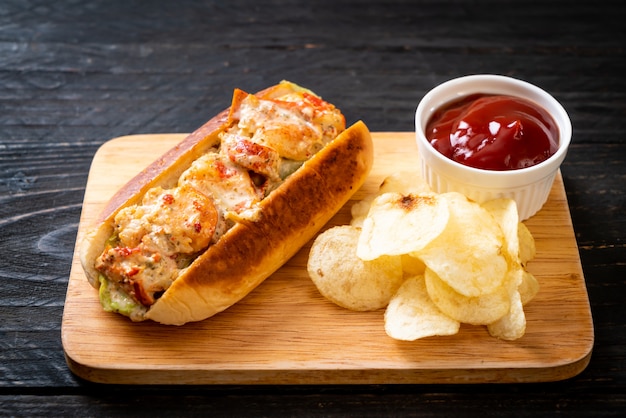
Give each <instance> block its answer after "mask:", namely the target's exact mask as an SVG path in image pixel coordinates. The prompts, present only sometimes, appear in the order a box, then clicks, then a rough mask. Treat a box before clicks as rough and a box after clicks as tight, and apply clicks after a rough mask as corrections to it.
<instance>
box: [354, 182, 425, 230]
mask: <svg viewBox="0 0 626 418" xmlns="http://www.w3.org/2000/svg"><path fill="white" fill-rule="evenodd" d="M391 192H393V193H402V194H425V193H431V194H432V189H431V188H430V186H429V185H428V183H426V181H425V180H424V179H422V177H421V176H420V175H419V174H418V173H413V172H410V171H402V172H398V173H394V174H392V175H390V176H389V177H386V178H385V179H384V180H383V182H382V183H381V184H380V186H379V188H378V191H377V192H376V193H374V194H372V195H370V196H367V197H366V198H364V199H363V200H360V201H359V202H356V203H355V204H354V205H352V208H351V209H350V210H351V214H352V220H351V222H350V225H352V226H356V227H359V228H361V227H363V221H364V220H365V217H366V216H367V214H368V212H369V210H370V206H372V202H373V201H374V199H375V198H376V197H378V196H380V195H381V194H384V193H391Z"/></svg>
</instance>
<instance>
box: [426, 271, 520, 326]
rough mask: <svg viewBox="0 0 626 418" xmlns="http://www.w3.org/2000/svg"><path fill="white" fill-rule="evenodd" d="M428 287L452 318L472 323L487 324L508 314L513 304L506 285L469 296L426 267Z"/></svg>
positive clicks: (439, 305) (442, 308) (435, 300)
mask: <svg viewBox="0 0 626 418" xmlns="http://www.w3.org/2000/svg"><path fill="white" fill-rule="evenodd" d="M424 278H425V282H426V289H427V291H428V295H429V296H430V299H431V300H432V301H433V303H434V304H435V305H436V306H437V307H438V308H439V309H440V310H441V312H443V313H444V314H446V315H448V316H449V317H451V318H452V319H455V320H457V321H459V322H463V323H466V324H471V325H487V324H491V323H492V322H495V321H497V320H498V319H500V318H502V317H503V316H504V315H506V314H507V312H508V311H509V308H510V306H511V303H510V299H509V293H508V291H507V289H506V287H505V286H500V287H497V288H496V289H494V290H493V291H492V292H491V293H488V294H483V295H481V296H474V297H467V296H464V295H462V294H460V293H458V292H456V291H455V290H454V289H453V288H452V287H450V286H449V285H448V284H447V283H446V282H444V281H443V280H442V279H441V278H440V277H439V276H437V273H435V272H434V271H432V270H431V269H429V268H427V269H426V274H425V275H424Z"/></svg>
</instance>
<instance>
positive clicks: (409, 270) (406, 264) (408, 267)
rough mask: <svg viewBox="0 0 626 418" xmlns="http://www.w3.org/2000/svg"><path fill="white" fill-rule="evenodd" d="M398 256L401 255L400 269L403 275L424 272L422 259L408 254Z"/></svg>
mask: <svg viewBox="0 0 626 418" xmlns="http://www.w3.org/2000/svg"><path fill="white" fill-rule="evenodd" d="M400 257H402V271H403V272H404V277H411V276H417V275H420V274H422V275H423V274H424V271H425V270H426V264H424V262H423V261H422V260H420V259H419V258H415V257H413V256H411V255H409V254H402V255H401V256H400Z"/></svg>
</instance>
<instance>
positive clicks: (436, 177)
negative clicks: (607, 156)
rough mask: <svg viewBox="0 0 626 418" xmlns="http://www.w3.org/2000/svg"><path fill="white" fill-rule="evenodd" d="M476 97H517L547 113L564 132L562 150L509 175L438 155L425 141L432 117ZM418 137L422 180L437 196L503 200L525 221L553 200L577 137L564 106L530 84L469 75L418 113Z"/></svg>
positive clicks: (442, 89)
mask: <svg viewBox="0 0 626 418" xmlns="http://www.w3.org/2000/svg"><path fill="white" fill-rule="evenodd" d="M476 93H485V94H502V95H509V96H517V97H521V98H525V99H527V100H530V101H531V102H534V103H535V104H537V105H539V106H541V107H543V108H544V109H545V110H547V111H548V112H549V113H550V114H551V115H552V117H553V118H554V121H555V122H556V124H557V127H558V130H559V148H558V150H557V151H556V153H555V154H554V155H552V156H551V157H550V158H548V159H547V160H545V161H543V162H541V163H540V164H537V165H535V166H532V167H527V168H522V169H518V170H509V171H494V170H483V169H478V168H473V167H468V166H465V165H463V164H460V163H458V162H456V161H453V160H451V159H449V158H447V157H446V156H444V155H443V154H441V153H439V152H438V151H437V150H436V149H435V148H434V147H433V146H432V145H431V144H430V143H429V142H428V140H427V139H426V135H425V129H426V124H427V123H428V121H429V120H430V118H431V115H432V114H433V113H434V112H435V111H436V110H437V109H439V108H440V107H441V106H443V105H445V104H446V103H448V102H451V101H454V100H457V99H460V98H462V97H464V96H468V95H470V94H476ZM415 131H416V137H417V138H416V139H417V148H418V152H419V166H420V170H421V173H422V176H423V177H424V179H425V180H426V182H427V183H428V184H429V185H430V187H431V188H432V189H433V190H434V191H435V192H437V193H445V192H452V191H454V192H460V193H463V194H464V195H465V196H467V197H469V198H470V199H472V200H475V201H477V202H479V203H482V202H486V201H488V200H491V199H496V198H500V197H506V198H511V199H513V200H515V202H516V203H517V208H518V211H519V217H520V220H526V219H528V218H530V217H531V216H533V215H534V214H536V213H537V212H538V211H539V210H540V209H541V207H542V206H543V205H544V203H545V202H546V200H547V199H548V195H549V194H550V190H551V188H552V184H553V182H554V179H555V177H556V174H557V173H558V170H559V167H560V165H561V163H562V162H563V160H564V159H565V154H566V153H567V148H568V147H569V144H570V140H571V137H572V124H571V122H570V119H569V116H568V115H567V112H566V111H565V109H563V106H561V104H560V103H559V102H557V101H556V99H554V97H552V96H551V95H550V94H548V93H546V92H545V91H544V90H542V89H540V88H539V87H536V86H534V85H532V84H529V83H527V82H524V81H521V80H517V79H514V78H510V77H505V76H499V75H489V74H485V75H470V76H465V77H460V78H456V79H453V80H450V81H447V82H445V83H443V84H440V85H439V86H437V87H435V88H434V89H432V90H431V91H430V92H428V93H427V94H426V95H425V96H424V98H423V99H422V100H421V101H420V103H419V105H418V106H417V111H416V112H415Z"/></svg>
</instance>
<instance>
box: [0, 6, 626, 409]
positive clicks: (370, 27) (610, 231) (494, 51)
mask: <svg viewBox="0 0 626 418" xmlns="http://www.w3.org/2000/svg"><path fill="white" fill-rule="evenodd" d="M625 21H626V8H625V6H624V4H623V2H622V1H604V0H596V1H577V2H569V1H567V2H566V1H552V2H544V1H539V0H528V1H496V0H492V1H480V0H477V1H471V2H470V1H460V0H457V1H454V0H448V1H440V0H428V1H409V0H405V1H401V0H394V1H384V2H383V1H375V0H362V1H341V0H332V1H331V0H323V1H312V2H304V1H300V2H299V1H296V0H286V1H280V0H275V1H268V0H257V1H230V2H220V1H203V2H200V1H181V0H178V1H153V2H134V1H131V0H123V1H121V0H106V1H104V0H100V1H88V2H87V1H85V2H79V1H56V2H49V1H34V0H33V1H31V0H19V1H17V0H15V1H2V2H0V415H1V416H9V415H17V416H49V415H63V416H101V415H111V416H112V415H118V416H128V415H143V414H145V415H158V416H160V415H191V416H193V415H208V414H214V415H218V416H219V415H251V416H274V415H278V416H307V415H309V416H345V415H354V416H387V415H392V416H402V415H417V416H419V415H426V416H432V415H440V414H441V415H452V414H459V415H461V414H463V415H465V414H470V413H472V414H474V413H482V414H485V415H501V414H505V413H513V414H515V415H520V416H529V415H537V414H541V415H545V414H551V415H556V414H567V415H570V416H571V415H574V416H576V415H582V416H586V415H591V414H595V415H605V416H612V415H621V414H623V413H624V412H625V411H626V320H625V319H624V318H626V304H625V303H624V298H625V297H626V243H625V242H624V238H625V237H626V214H625V210H626V204H625V202H626V194H625V184H626V140H625V135H626V134H625V132H626V61H625V58H626V53H625V47H626V42H625V41H626V36H625V35H626V30H625V29H624V28H625V27H626V25H625V24H624V22H625ZM471 73H498V74H505V75H510V76H514V77H517V78H521V79H524V80H527V81H530V82H532V83H534V84H537V85H539V86H540V87H542V88H544V89H546V90H548V91H549V92H551V93H552V94H553V95H554V96H556V98H557V99H558V100H559V101H561V103H562V104H563V105H564V107H565V108H566V109H567V110H568V112H569V113H570V116H571V119H572V122H573V126H574V136H573V144H572V146H571V148H570V152H569V155H568V157H567V159H566V161H565V163H564V164H563V166H562V173H563V178H564V183H565V188H566V191H567V197H568V201H569V206H570V210H571V216H572V220H573V225H574V229H575V233H576V239H577V241H578V246H579V250H580V256H581V260H582V265H583V270H584V274H585V278H586V282H587V287H588V292H589V298H590V303H591V308H592V312H593V318H594V326H595V347H594V352H593V356H592V358H591V362H590V364H589V366H588V367H587V368H586V369H585V370H584V371H583V372H582V373H581V374H579V375H578V376H576V377H573V378H571V379H568V380H565V381H560V382H553V383H540V384H507V385H481V384H477V385H376V386H293V387H292V386H279V387H274V386H261V387H255V386H236V387H232V386H218V387H215V386H208V387H204V386H200V387H196V386H193V387H187V386H184V387H183V386H172V387H161V386H159V387H153V386H140V387H134V386H133V387H127V386H115V385H112V386H105V385H97V384H93V383H89V382H86V381H83V380H81V379H78V378H77V377H75V376H74V375H72V373H71V372H70V371H69V370H68V368H67V366H66V362H65V358H64V355H63V347H62V345H61V318H62V314H63V306H64V300H65V291H66V287H67V280H68V275H69V271H70V262H71V258H72V252H73V249H74V243H75V238H76V232H77V227H78V221H79V216H80V212H81V204H82V200H83V193H84V190H85V184H86V181H87V173H88V170H89V166H90V163H91V160H92V158H93V156H94V153H95V152H96V150H97V149H98V147H99V146H100V145H101V144H102V143H104V142H105V141H107V140H108V139H110V138H113V137H117V136H121V135H128V134H138V133H164V132H189V131H191V130H193V129H195V128H196V127H198V126H199V125H200V124H202V123H203V122H204V121H205V120H207V119H208V118H209V117H211V116H212V115H214V114H215V113H217V112H218V111H219V110H221V109H223V108H225V107H227V106H228V104H229V103H228V101H229V95H230V94H231V91H232V89H233V88H234V87H241V88H244V89H246V90H249V91H256V90H259V89H261V88H263V87H266V86H268V85H271V84H274V83H275V82H277V81H279V80H280V79H289V80H292V81H295V82H298V83H300V84H303V85H305V86H309V87H311V88H313V89H314V90H315V91H316V92H318V93H320V94H321V95H322V96H324V97H325V98H327V99H328V100H330V101H332V102H334V103H335V104H336V105H338V107H340V108H341V109H342V110H343V111H344V113H345V114H346V115H347V118H348V120H349V121H354V120H356V119H363V120H364V121H366V123H367V124H368V125H369V127H370V129H371V130H373V131H410V130H412V129H413V114H414V111H415V107H416V105H417V103H418V101H419V100H420V98H421V97H422V96H423V95H424V93H425V92H426V91H427V90H429V89H430V88H432V87H434V86H435V85H437V84H438V83H441V82H443V81H445V80H447V79H450V78H453V77H456V76H460V75H464V74H471ZM120 164H123V161H120ZM103 349H104V350H105V349H106V347H103Z"/></svg>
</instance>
